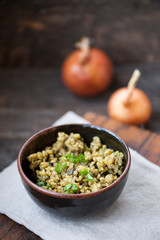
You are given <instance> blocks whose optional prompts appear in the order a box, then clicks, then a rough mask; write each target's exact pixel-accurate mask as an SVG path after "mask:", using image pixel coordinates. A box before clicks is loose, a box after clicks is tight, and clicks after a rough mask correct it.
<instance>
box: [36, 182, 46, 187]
mask: <svg viewBox="0 0 160 240" xmlns="http://www.w3.org/2000/svg"><path fill="white" fill-rule="evenodd" d="M37 185H38V186H40V187H43V186H45V185H46V183H45V182H37Z"/></svg>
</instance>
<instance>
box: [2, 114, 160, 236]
mask: <svg viewBox="0 0 160 240" xmlns="http://www.w3.org/2000/svg"><path fill="white" fill-rule="evenodd" d="M65 123H87V121H86V120H84V119H83V118H81V117H79V116H78V115H76V114H75V113H73V112H68V113H66V114H65V115H64V116H63V117H62V118H60V119H59V120H58V121H56V125H59V124H65ZM130 150H131V156H132V165H131V169H130V175H129V178H128V181H127V183H126V186H125V188H124V191H123V192H122V194H121V195H120V197H119V198H118V200H117V201H116V202H115V203H114V204H113V205H112V206H111V207H109V208H108V209H104V210H103V211H102V212H99V213H91V214H89V215H88V216H85V217H82V218H77V219H70V218H67V219H66V218H64V217H63V218H62V217H57V216H55V215H53V214H50V213H48V212H46V211H44V210H42V209H41V208H39V207H38V206H37V205H36V204H35V203H34V202H33V201H32V200H31V199H30V197H29V196H28V194H27V193H26V191H25V189H24V187H23V185H22V182H21V179H20V176H19V173H18V171H17V165H16V161H14V162H13V163H12V164H11V165H10V166H9V167H7V168H6V169H4V170H3V171H2V172H1V173H0V212H1V213H4V214H6V215H7V216H8V217H10V218H12V219H13V220H14V221H16V222H18V223H20V224H22V225H24V226H25V227H26V228H28V229H29V230H31V231H32V232H34V233H36V234H37V235H39V236H40V237H41V238H42V239H46V240H53V239H59V240H63V239H64V240H71V239H74V240H78V239H79V240H83V239H85V240H99V239H110V240H117V239H118V240H121V239H123V240H124V239H125V240H126V239H129V240H132V239H138V240H139V239H143V240H151V239H152V240H159V239H160V168H159V167H158V166H156V165H154V164H152V163H151V162H149V161H148V160H147V159H145V158H144V157H142V156H141V155H140V154H138V153H137V152H135V151H134V150H132V149H130Z"/></svg>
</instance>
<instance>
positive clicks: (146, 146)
mask: <svg viewBox="0 0 160 240" xmlns="http://www.w3.org/2000/svg"><path fill="white" fill-rule="evenodd" d="M84 118H85V119H86V120H88V121H90V122H91V123H92V124H94V125H97V126H101V127H104V128H107V129H108V130H110V131H113V132H114V133H116V134H117V135H119V136H120V137H121V138H122V139H123V140H124V141H125V142H126V143H127V144H128V145H129V146H130V147H132V148H133V149H135V150H137V151H138V152H139V153H140V154H142V155H143V156H144V157H146V158H147V159H148V160H150V161H151V162H153V163H154V164H156V165H158V166H160V148H159V146H160V135H158V134H156V133H153V132H150V131H148V130H144V129H141V128H138V127H136V126H133V125H125V124H121V123H119V122H118V121H116V120H113V119H109V118H107V117H105V116H99V115H98V114H96V113H93V112H87V113H86V114H85V115H84Z"/></svg>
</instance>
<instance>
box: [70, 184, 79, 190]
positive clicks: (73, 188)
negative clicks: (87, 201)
mask: <svg viewBox="0 0 160 240" xmlns="http://www.w3.org/2000/svg"><path fill="white" fill-rule="evenodd" d="M78 189H79V188H78V187H77V186H76V184H72V187H71V190H72V191H73V192H76V191H78Z"/></svg>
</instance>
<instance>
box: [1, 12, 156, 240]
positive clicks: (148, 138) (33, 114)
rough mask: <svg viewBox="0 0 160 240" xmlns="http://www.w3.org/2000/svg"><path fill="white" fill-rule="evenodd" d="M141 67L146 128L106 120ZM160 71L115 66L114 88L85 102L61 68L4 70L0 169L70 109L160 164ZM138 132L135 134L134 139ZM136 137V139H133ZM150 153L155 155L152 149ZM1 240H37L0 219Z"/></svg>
mask: <svg viewBox="0 0 160 240" xmlns="http://www.w3.org/2000/svg"><path fill="white" fill-rule="evenodd" d="M0 11H1V10H0ZM135 67H138V68H139V69H140V70H141V71H142V78H141V80H140V82H139V84H138V87H140V88H141V89H143V90H144V91H145V92H146V93H147V94H148V96H149V98H150V99H151V102H152V105H153V114H152V117H151V119H150V120H149V122H148V124H147V125H146V128H147V129H148V130H145V129H142V128H137V127H135V126H132V127H131V128H128V127H126V126H124V125H123V124H121V123H118V122H115V121H113V120H111V119H109V118H106V116H107V110H106V105H107V101H108V98H109V96H110V95H111V94H112V92H113V91H114V90H116V89H117V88H119V87H122V86H124V85H126V84H127V82H128V79H129V77H130V75H131V73H132V71H133V70H134V68H135ZM159 76H160V68H159V65H150V64H147V65H145V64H144V65H136V66H135V65H130V66H129V65H128V66H123V67H122V66H121V67H116V68H115V74H114V80H113V83H112V85H111V87H110V88H109V89H108V90H106V91H105V92H104V93H103V94H101V95H100V96H98V97H96V98H92V99H82V98H78V97H76V96H74V95H73V94H71V93H70V92H69V91H68V90H67V89H66V88H65V87H64V86H63V84H62V82H61V76H60V69H29V70H26V69H23V70H22V69H21V70H20V69H16V70H13V69H6V70H1V71H0V86H1V87H0V147H1V151H0V170H2V169H4V168H5V167H7V166H8V165H9V164H10V163H11V162H13V161H14V160H15V159H16V158H17V155H18V152H19V149H20V147H21V146H22V144H23V143H24V142H25V141H26V140H27V139H28V138H29V137H30V136H32V135H33V134H34V133H36V132H37V131H39V130H41V129H43V128H45V127H48V126H50V125H51V124H52V123H53V122H54V121H56V120H57V119H58V118H59V117H60V116H62V115H63V114H64V113H65V112H66V111H68V110H72V111H75V112H76V113H77V114H79V115H81V116H83V114H84V113H86V112H88V111H90V112H96V114H95V113H88V114H86V115H85V117H86V118H87V119H88V120H89V121H91V122H92V123H93V124H95V125H100V126H103V127H106V128H108V129H110V130H112V131H114V132H115V133H117V134H118V135H120V136H121V137H122V138H123V139H124V140H126V142H127V143H128V144H129V145H130V146H131V147H133V148H134V149H136V150H138V151H139V152H140V153H141V154H142V155H144V156H146V157H147V158H148V159H152V158H153V157H154V161H156V164H159V159H160V157H159V156H160V155H159V142H160V140H159V139H160V137H159V135H157V134H155V133H152V132H150V131H155V132H157V133H158V132H159V133H160V124H159V123H160V108H159V103H160V95H159V89H160V81H159ZM133 132H134V135H133ZM135 137H136V138H135ZM150 149H152V151H150ZM0 239H3V240H4V239H5V240H19V239H20V240H25V239H26V240H28V239H29V240H32V239H33V240H39V239H40V238H39V237H38V236H36V235H35V234H33V233H32V232H30V231H29V230H27V229H26V228H25V227H23V226H21V225H19V224H17V223H15V222H14V221H12V220H10V219H9V218H8V217H6V216H5V215H2V214H1V215H0Z"/></svg>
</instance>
